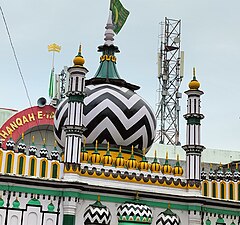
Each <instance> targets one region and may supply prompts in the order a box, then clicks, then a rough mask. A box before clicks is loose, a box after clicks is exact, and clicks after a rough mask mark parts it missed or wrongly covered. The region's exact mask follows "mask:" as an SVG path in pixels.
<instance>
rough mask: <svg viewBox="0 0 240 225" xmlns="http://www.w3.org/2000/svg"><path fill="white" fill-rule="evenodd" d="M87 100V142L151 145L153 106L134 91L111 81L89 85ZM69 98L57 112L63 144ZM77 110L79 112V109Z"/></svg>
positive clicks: (58, 128)
mask: <svg viewBox="0 0 240 225" xmlns="http://www.w3.org/2000/svg"><path fill="white" fill-rule="evenodd" d="M86 94H87V97H86V98H85V99H84V115H83V125H84V126H85V127H87V130H86V131H85V132H84V136H85V137H86V142H87V143H94V142H95V140H98V142H99V143H106V142H107V141H109V143H110V144H117V145H121V146H132V145H133V146H134V147H136V148H139V149H143V148H149V147H150V146H151V144H152V143H153V140H154V137H155V132H156V119H155V116H154V114H153V112H152V109H151V108H150V107H149V106H148V104H147V103H146V102H145V101H144V100H143V99H142V98H141V97H140V96H139V95H137V94H136V93H135V92H133V91H131V90H129V89H127V88H125V87H118V86H115V85H112V84H99V85H88V86H87V87H86ZM67 107H68V104H67V100H65V101H64V102H62V103H61V104H60V105H59V107H58V109H57V111H56V113H55V121H54V125H55V137H56V140H57V141H58V143H59V145H60V146H61V147H63V146H64V141H65V134H64V132H63V126H64V124H65V123H66V121H67ZM76 113H78V112H76Z"/></svg>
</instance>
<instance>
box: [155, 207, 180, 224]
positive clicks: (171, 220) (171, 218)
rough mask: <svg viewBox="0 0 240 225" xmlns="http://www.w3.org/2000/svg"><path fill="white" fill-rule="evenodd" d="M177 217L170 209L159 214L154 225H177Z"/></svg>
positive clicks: (178, 221) (178, 222) (178, 220)
mask: <svg viewBox="0 0 240 225" xmlns="http://www.w3.org/2000/svg"><path fill="white" fill-rule="evenodd" d="M179 224H180V219H179V217H178V216H177V215H176V214H175V213H173V212H172V211H171V210H170V209H167V210H166V211H164V212H161V213H160V214H159V215H158V217H157V220H156V225H179Z"/></svg>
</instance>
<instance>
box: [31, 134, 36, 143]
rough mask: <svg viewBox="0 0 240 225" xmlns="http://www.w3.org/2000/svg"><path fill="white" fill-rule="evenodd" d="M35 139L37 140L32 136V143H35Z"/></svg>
mask: <svg viewBox="0 0 240 225" xmlns="http://www.w3.org/2000/svg"><path fill="white" fill-rule="evenodd" d="M34 139H35V137H34V135H33V136H32V143H34Z"/></svg>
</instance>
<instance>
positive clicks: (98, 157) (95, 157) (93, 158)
mask: <svg viewBox="0 0 240 225" xmlns="http://www.w3.org/2000/svg"><path fill="white" fill-rule="evenodd" d="M91 162H92V164H100V163H101V155H100V153H99V152H98V141H97V140H96V144H95V150H94V152H93V153H92V156H91Z"/></svg>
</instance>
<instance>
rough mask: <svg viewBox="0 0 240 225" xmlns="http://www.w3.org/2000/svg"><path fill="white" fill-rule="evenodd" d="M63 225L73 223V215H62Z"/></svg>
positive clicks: (73, 224)
mask: <svg viewBox="0 0 240 225" xmlns="http://www.w3.org/2000/svg"><path fill="white" fill-rule="evenodd" d="M63 225H75V216H74V215H63Z"/></svg>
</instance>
